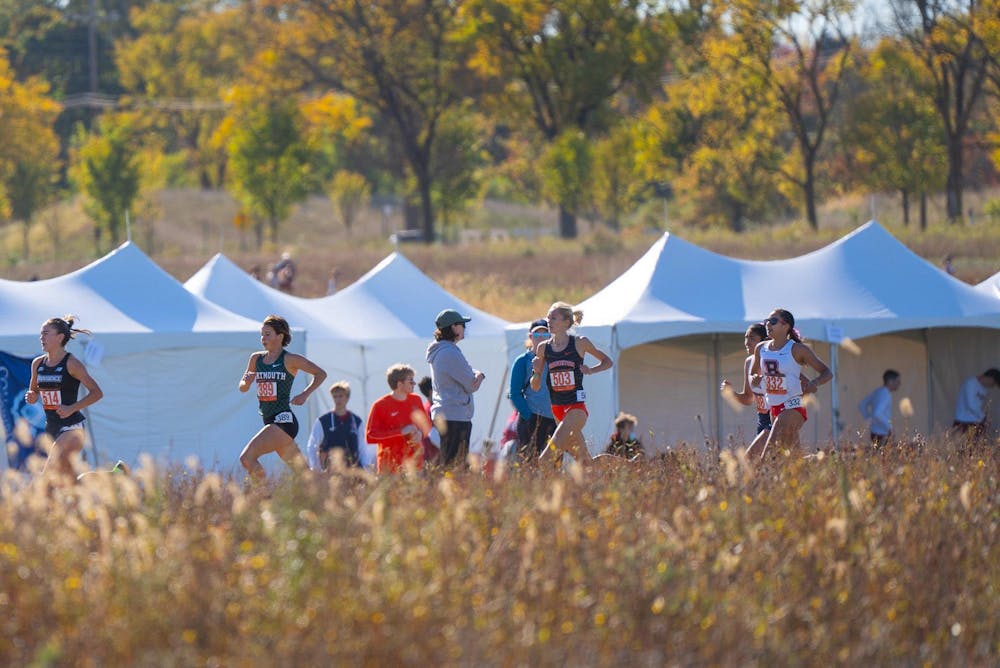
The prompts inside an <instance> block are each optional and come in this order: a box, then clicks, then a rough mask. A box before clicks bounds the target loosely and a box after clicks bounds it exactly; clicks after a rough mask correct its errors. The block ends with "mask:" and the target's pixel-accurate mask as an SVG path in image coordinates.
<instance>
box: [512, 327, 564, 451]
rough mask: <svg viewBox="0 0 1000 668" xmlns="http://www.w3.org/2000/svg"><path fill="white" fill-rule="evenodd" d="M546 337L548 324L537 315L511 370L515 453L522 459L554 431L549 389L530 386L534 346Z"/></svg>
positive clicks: (554, 423)
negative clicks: (514, 410) (515, 415)
mask: <svg viewBox="0 0 1000 668" xmlns="http://www.w3.org/2000/svg"><path fill="white" fill-rule="evenodd" d="M548 338H549V323H548V321H547V320H546V319H545V318H540V319H538V320H535V321H534V322H533V323H531V327H530V328H529V332H528V340H527V341H526V342H525V348H527V350H525V351H524V352H523V353H521V355H520V356H518V358H517V359H516V360H514V366H513V367H512V368H511V371H510V392H509V395H508V396H510V400H511V403H513V404H514V408H515V409H517V440H518V454H519V455H520V458H521V460H522V461H525V462H528V461H535V460H537V459H538V457H539V455H541V454H542V451H543V450H544V449H545V444H546V443H548V441H549V439H550V438H552V434H553V432H555V430H556V420H555V418H554V417H553V416H552V402H551V401H550V399H549V391H548V388H545V387H543V388H540V389H538V390H537V391H535V390H532V389H531V362H532V361H533V360H534V359H535V347H536V346H537V345H538V344H539V343H541V342H542V341H546V340H548Z"/></svg>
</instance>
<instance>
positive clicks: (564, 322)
mask: <svg viewBox="0 0 1000 668" xmlns="http://www.w3.org/2000/svg"><path fill="white" fill-rule="evenodd" d="M547 318H548V322H549V334H550V335H551V338H549V339H547V340H545V341H542V342H541V343H539V344H538V346H537V348H536V350H535V359H534V360H532V362H531V370H532V373H531V381H530V382H531V389H532V390H534V391H536V392H537V391H538V390H539V389H541V386H542V375H543V373H544V375H545V384H546V386H547V387H548V388H549V399H550V401H551V402H552V415H553V416H554V417H555V419H556V423H557V426H556V430H555V433H553V434H552V438H551V440H550V441H549V444H548V446H547V447H546V448H545V450H544V451H542V454H541V457H540V459H542V460H544V459H546V458H547V457H549V456H553V457H555V458H556V460H557V461H558V458H559V455H560V454H561V453H562V452H564V451H566V452H569V453H570V455H572V456H573V459H575V460H576V461H578V462H579V463H580V464H581V465H582V466H586V465H588V464H589V463H590V459H591V457H590V453H589V452H588V451H587V444H586V442H585V441H584V438H583V427H584V425H585V424H587V416H588V415H589V414H588V412H587V406H586V404H585V403H584V401H585V399H586V394H585V393H584V391H583V377H584V376H587V375H590V374H592V373H598V372H600V371H604V370H606V369H610V368H611V367H612V365H613V364H614V363H613V362H612V361H611V358H610V357H608V355H607V353H605V352H604V351H602V350H599V349H598V348H597V347H596V346H595V345H594V344H593V343H591V342H590V339H588V338H587V337H585V336H572V335H570V333H569V330H570V328H571V327H573V325H574V324H577V325H578V324H580V321H581V320H582V319H583V312H582V311H574V310H573V307H572V306H570V305H569V304H566V303H564V302H556V303H555V304H553V305H552V306H551V307H550V308H549V313H548V316H547ZM587 353H590V354H591V355H592V356H594V357H596V358H597V360H598V364H597V365H596V366H592V367H591V366H587V365H586V364H584V363H583V358H584V355H586V354H587Z"/></svg>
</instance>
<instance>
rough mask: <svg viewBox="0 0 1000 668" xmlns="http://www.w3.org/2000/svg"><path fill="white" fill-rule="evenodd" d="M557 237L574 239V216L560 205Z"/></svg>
mask: <svg viewBox="0 0 1000 668" xmlns="http://www.w3.org/2000/svg"><path fill="white" fill-rule="evenodd" d="M559 236H560V237H561V238H563V239H576V214H574V213H573V212H572V211H570V210H569V209H567V208H566V207H565V206H563V205H562V204H560V205H559Z"/></svg>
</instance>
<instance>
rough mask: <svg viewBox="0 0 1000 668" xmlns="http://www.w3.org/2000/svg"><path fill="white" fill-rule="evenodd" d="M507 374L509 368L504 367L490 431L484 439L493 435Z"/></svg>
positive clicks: (494, 404)
mask: <svg viewBox="0 0 1000 668" xmlns="http://www.w3.org/2000/svg"><path fill="white" fill-rule="evenodd" d="M509 373H510V367H509V366H505V367H504V370H503V378H502V379H501V380H500V391H499V392H497V400H496V401H495V402H494V403H493V417H492V418H490V430H489V431H488V432H486V438H489V437H490V436H492V435H493V434H494V433H495V432H494V431H493V430H494V429H495V428H496V426H497V415H499V414H500V401H501V400H502V399H503V395H504V392H503V388H504V387H506V385H507V375H508V374H509ZM497 445H503V443H497Z"/></svg>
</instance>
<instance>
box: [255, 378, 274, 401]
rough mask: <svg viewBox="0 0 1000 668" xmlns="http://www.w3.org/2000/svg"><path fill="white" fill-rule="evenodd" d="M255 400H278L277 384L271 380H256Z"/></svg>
mask: <svg viewBox="0 0 1000 668" xmlns="http://www.w3.org/2000/svg"><path fill="white" fill-rule="evenodd" d="M257 400H258V401H277V400H278V384H277V383H276V382H274V381H273V380H263V381H261V380H258V381H257Z"/></svg>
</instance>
